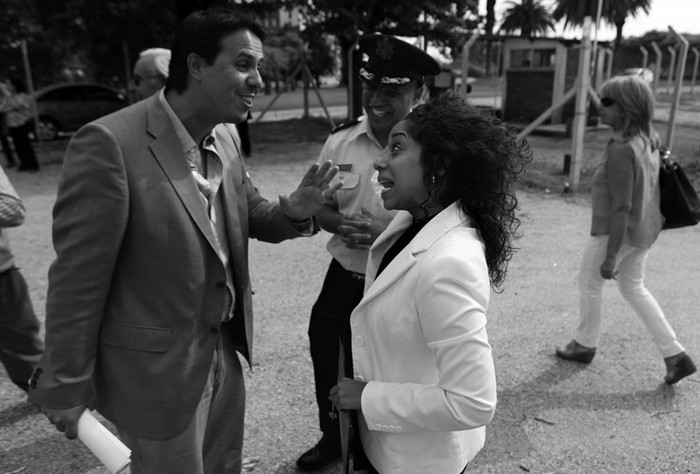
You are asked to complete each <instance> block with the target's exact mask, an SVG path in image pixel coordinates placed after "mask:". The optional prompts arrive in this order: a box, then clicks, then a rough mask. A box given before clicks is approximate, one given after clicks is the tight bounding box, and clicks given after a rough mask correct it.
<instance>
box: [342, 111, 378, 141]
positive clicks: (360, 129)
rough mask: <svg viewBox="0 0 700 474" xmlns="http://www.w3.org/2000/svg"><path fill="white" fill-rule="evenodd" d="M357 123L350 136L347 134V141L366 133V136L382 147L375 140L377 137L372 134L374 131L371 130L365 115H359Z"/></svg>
mask: <svg viewBox="0 0 700 474" xmlns="http://www.w3.org/2000/svg"><path fill="white" fill-rule="evenodd" d="M358 125H359V126H357V127H355V129H354V130H353V131H352V133H351V134H350V136H348V138H347V140H348V142H350V141H352V140H356V139H357V138H358V137H360V136H362V135H367V138H369V139H370V140H371V141H373V142H374V143H375V144H376V145H377V146H378V147H379V148H382V146H381V145H379V140H377V138H376V137H375V136H374V132H372V127H370V126H369V120H367V116H366V115H362V116H360V118H359V124H358Z"/></svg>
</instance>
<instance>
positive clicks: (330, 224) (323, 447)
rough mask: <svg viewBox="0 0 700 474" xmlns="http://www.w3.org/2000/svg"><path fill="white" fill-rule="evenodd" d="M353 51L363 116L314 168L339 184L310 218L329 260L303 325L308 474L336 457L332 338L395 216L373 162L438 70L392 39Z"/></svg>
mask: <svg viewBox="0 0 700 474" xmlns="http://www.w3.org/2000/svg"><path fill="white" fill-rule="evenodd" d="M359 47H360V50H361V52H362V53H363V54H365V55H366V56H367V57H368V58H367V60H366V62H365V63H364V64H363V65H362V68H361V69H360V72H359V75H360V79H361V80H362V106H363V108H364V110H365V115H363V116H361V117H359V118H358V119H356V120H353V121H351V122H348V123H345V124H342V125H339V126H338V127H336V128H335V129H334V130H333V131H332V132H331V135H330V136H329V137H328V139H327V140H326V143H325V145H324V147H323V149H322V150H321V154H320V156H319V161H320V162H323V161H325V160H328V159H332V160H333V163H335V164H337V165H338V166H339V168H340V172H339V173H338V176H340V179H341V180H342V182H343V186H342V187H341V188H340V189H339V190H338V191H337V193H336V194H335V195H334V196H333V197H332V198H331V199H329V200H327V202H326V204H325V205H324V206H323V207H322V209H321V210H320V211H319V212H318V214H317V217H318V220H319V223H320V224H321V227H322V228H323V229H324V230H326V231H328V232H331V233H332V234H333V236H332V237H331V239H330V240H329V242H328V245H327V246H326V248H327V249H328V252H329V253H330V254H331V256H332V257H333V260H332V261H331V264H330V267H329V268H328V272H327V273H326V277H325V280H324V282H323V288H322V289H321V294H320V295H319V296H318V299H317V300H316V303H315V304H314V306H313V309H312V311H311V320H310V323H309V341H310V349H311V360H312V362H313V366H314V381H315V388H316V402H317V404H318V409H319V423H320V429H321V431H322V433H323V436H322V437H321V440H320V441H319V442H318V443H317V444H316V445H315V446H314V447H312V448H311V449H309V450H308V451H306V452H305V453H304V454H302V455H301V457H299V459H298V460H297V466H298V467H299V468H300V469H302V470H307V471H311V470H317V469H320V468H322V467H324V466H327V465H330V464H332V463H334V462H337V461H338V460H339V459H340V455H341V449H340V430H339V426H338V419H337V416H336V415H335V414H334V413H333V412H334V410H333V407H332V405H331V402H330V401H329V400H328V392H329V390H330V389H331V387H333V386H334V385H335V384H336V383H337V381H338V354H339V347H340V345H339V339H343V340H344V341H345V340H348V339H349V337H350V314H351V313H352V310H353V309H354V308H355V306H356V305H357V304H358V303H359V302H360V300H361V299H362V294H363V291H364V273H365V266H366V265H367V257H368V254H369V248H370V246H371V245H372V243H373V242H374V240H375V239H376V238H377V236H379V234H381V233H382V231H383V230H384V229H385V228H386V226H387V225H388V224H389V222H390V221H391V219H392V218H393V216H394V214H395V212H393V211H391V212H390V211H387V210H386V209H384V206H383V204H382V201H381V198H380V197H379V195H378V194H377V193H376V192H375V189H374V186H373V184H372V177H373V176H374V173H375V172H374V167H373V165H374V159H375V158H376V157H377V155H379V154H380V153H381V152H382V149H383V148H384V147H386V145H387V142H388V139H389V132H391V129H392V128H393V127H394V125H396V124H397V123H398V122H399V121H401V120H402V119H403V118H404V117H405V116H406V115H408V112H409V111H410V110H411V108H412V107H413V106H414V105H416V104H417V103H418V101H419V99H420V97H421V95H422V91H423V82H424V80H425V76H428V75H434V74H437V73H439V72H440V65H439V64H438V63H437V61H435V60H434V59H433V58H432V57H430V55H428V54H427V53H425V52H424V51H423V50H421V49H420V48H417V47H415V46H413V45H411V44H409V43H406V42H404V41H401V40H399V39H397V38H394V37H393V36H388V35H382V34H370V35H365V36H363V37H362V38H360V41H359ZM345 360H346V362H347V364H346V367H345V371H346V373H349V374H352V370H351V367H350V366H349V365H350V361H351V358H350V357H346V358H345Z"/></svg>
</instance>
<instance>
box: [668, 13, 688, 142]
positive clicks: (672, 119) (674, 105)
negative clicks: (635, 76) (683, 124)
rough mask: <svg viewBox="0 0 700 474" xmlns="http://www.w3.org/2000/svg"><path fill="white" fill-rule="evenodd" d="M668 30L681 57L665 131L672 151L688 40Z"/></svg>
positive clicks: (672, 30)
mask: <svg viewBox="0 0 700 474" xmlns="http://www.w3.org/2000/svg"><path fill="white" fill-rule="evenodd" d="M668 30H669V31H670V32H671V35H672V36H673V38H674V39H675V40H676V42H677V43H680V46H681V48H680V49H681V55H680V58H679V61H678V70H677V71H676V88H675V90H674V91H673V99H672V101H671V111H670V112H669V114H668V129H667V131H666V147H667V148H668V149H669V150H673V135H674V133H675V129H676V110H677V109H678V103H679V102H680V99H681V90H682V89H683V75H684V74H685V62H686V60H687V59H688V40H687V39H685V36H683V35H681V34H678V33H676V32H675V30H674V29H673V28H671V27H670V26H669V27H668Z"/></svg>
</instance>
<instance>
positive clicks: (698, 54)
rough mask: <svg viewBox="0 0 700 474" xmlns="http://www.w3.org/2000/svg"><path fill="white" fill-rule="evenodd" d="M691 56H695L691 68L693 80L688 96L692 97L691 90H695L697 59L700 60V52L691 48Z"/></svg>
mask: <svg viewBox="0 0 700 474" xmlns="http://www.w3.org/2000/svg"><path fill="white" fill-rule="evenodd" d="M693 54H695V65H694V66H693V80H692V81H691V83H690V95H693V90H694V89H695V78H696V76H697V75H698V59H700V51H698V48H695V47H694V48H693Z"/></svg>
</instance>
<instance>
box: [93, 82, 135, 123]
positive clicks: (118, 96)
mask: <svg viewBox="0 0 700 474" xmlns="http://www.w3.org/2000/svg"><path fill="white" fill-rule="evenodd" d="M84 92H85V106H86V108H87V109H89V110H90V113H91V116H90V118H89V119H88V120H86V123H87V122H89V121H91V120H95V119H96V118H99V117H102V116H104V115H107V114H111V113H112V112H114V111H115V110H119V109H121V108H122V107H124V106H125V105H127V103H128V100H127V98H126V95H124V94H122V93H120V92H118V91H115V90H112V89H109V88H107V87H101V86H96V85H95V86H92V85H91V86H85V90H84Z"/></svg>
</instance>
